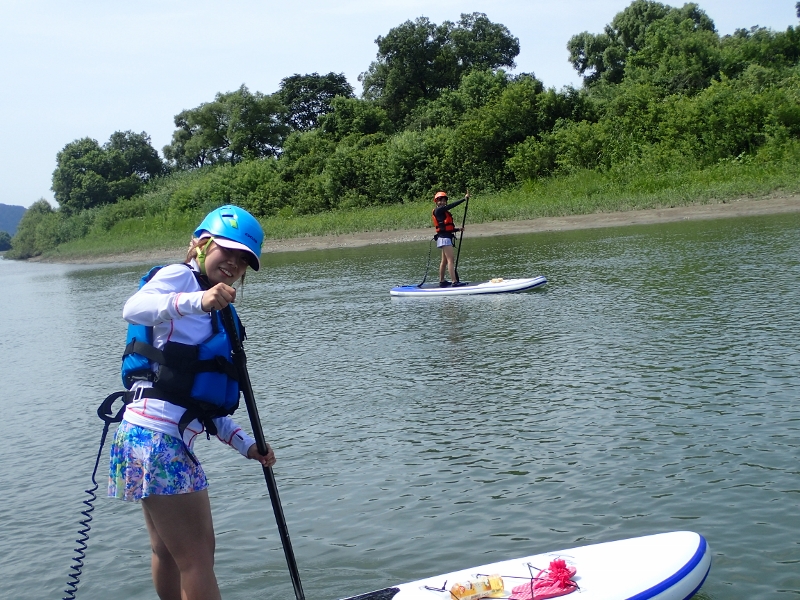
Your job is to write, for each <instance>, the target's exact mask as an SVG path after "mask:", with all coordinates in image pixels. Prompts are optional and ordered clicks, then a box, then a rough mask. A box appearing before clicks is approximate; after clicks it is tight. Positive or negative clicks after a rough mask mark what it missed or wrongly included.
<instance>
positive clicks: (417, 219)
mask: <svg viewBox="0 0 800 600" xmlns="http://www.w3.org/2000/svg"><path fill="white" fill-rule="evenodd" d="M797 11H798V18H800V2H798V3H797ZM598 31H602V33H597V34H593V33H589V32H587V31H584V32H583V33H579V34H576V35H574V36H572V37H571V38H570V39H569V41H568V42H567V48H568V49H569V53H570V58H569V60H570V62H571V63H572V65H573V67H574V68H575V69H576V70H577V71H578V73H580V75H581V76H582V78H583V82H582V84H581V86H580V88H574V87H571V86H568V87H565V88H562V89H560V90H556V89H554V88H547V87H546V86H545V85H544V82H543V81H540V80H539V79H537V78H536V77H535V75H534V74H532V73H519V74H511V73H510V72H509V71H508V70H507V69H513V68H514V67H515V62H514V60H515V58H516V56H517V55H518V54H519V52H520V47H519V40H518V39H517V38H516V37H515V36H514V35H513V34H512V33H511V31H510V30H509V29H508V28H507V27H506V26H505V25H503V24H501V23H493V22H492V21H490V20H489V18H488V17H487V16H486V15H485V14H483V13H477V12H476V13H471V14H462V15H461V17H460V19H459V20H458V21H444V22H442V23H440V24H436V23H432V22H431V21H430V20H428V19H427V18H425V17H419V18H417V19H416V20H414V21H410V20H409V21H406V22H404V23H402V24H400V25H398V26H397V27H394V28H392V29H391V30H390V31H389V32H388V33H387V34H386V35H385V36H379V37H378V38H377V39H376V43H377V45H378V54H377V57H376V60H375V61H373V62H372V63H370V64H369V65H368V67H367V70H366V71H365V72H364V73H362V74H361V76H359V81H361V83H362V87H363V91H362V94H361V97H360V98H357V97H356V96H355V92H354V88H353V87H352V85H350V83H349V82H348V81H347V79H346V78H345V77H344V75H343V74H341V73H339V74H337V73H333V72H331V73H328V74H327V75H320V74H319V73H308V74H305V75H301V74H294V75H291V76H288V77H286V78H284V79H283V80H281V83H280V86H279V89H278V90H277V91H275V92H273V93H271V94H265V93H262V92H259V91H256V92H251V91H250V90H249V89H248V88H247V86H245V85H244V84H243V85H242V86H241V87H240V88H239V89H238V90H235V91H230V92H225V93H223V92H220V93H218V94H217V95H216V96H215V98H214V99H213V100H211V101H208V102H203V103H202V104H200V105H199V106H197V107H195V108H191V109H185V110H183V111H181V112H180V113H178V114H176V115H175V116H174V122H175V127H176V129H175V131H174V133H173V137H172V142H171V143H170V144H169V145H167V146H165V147H164V148H163V149H162V153H163V159H162V158H161V157H160V156H159V153H158V151H157V150H156V149H155V148H153V147H152V146H151V144H150V137H149V135H148V134H147V133H146V132H141V133H136V132H133V131H116V132H114V133H113V134H112V135H111V137H110V138H109V140H108V142H106V143H104V144H100V143H99V142H98V141H97V140H94V139H91V138H88V137H87V138H82V139H78V140H75V141H73V142H70V143H68V144H67V145H66V146H64V148H63V149H62V150H61V152H59V153H58V155H57V156H56V165H57V167H56V170H55V171H54V172H53V185H52V190H53V192H54V194H55V199H56V201H57V202H58V208H57V209H54V208H53V207H52V206H50V204H49V203H48V202H47V201H46V200H44V199H42V200H39V201H37V202H35V203H34V204H32V205H31V207H30V208H29V209H28V210H27V211H26V212H25V215H24V216H23V217H22V220H21V221H20V223H19V226H18V228H17V233H16V234H15V236H14V238H12V239H11V241H10V245H11V249H10V250H9V251H8V252H7V254H6V256H5V257H6V258H13V259H20V260H25V259H35V260H46V261H62V262H64V261H69V262H87V261H88V262H92V261H98V260H101V259H102V258H101V257H111V256H113V257H129V258H133V257H136V256H148V257H149V256H159V257H161V256H167V255H168V256H170V257H172V259H173V260H174V259H175V258H176V256H175V253H176V252H178V257H180V254H182V250H181V249H183V248H186V246H187V243H188V235H187V234H188V232H191V231H193V230H194V227H195V226H196V224H197V223H199V222H200V221H201V220H202V218H203V216H204V215H205V214H207V213H208V212H209V211H210V210H213V209H215V208H218V207H220V206H222V205H225V204H234V205H237V206H240V207H241V208H243V209H245V210H247V211H249V212H250V213H251V214H252V215H253V216H255V217H256V218H257V219H259V221H260V222H261V224H262V225H263V227H264V230H265V233H266V238H267V241H266V245H265V250H266V251H268V252H277V251H282V250H287V249H304V248H326V247H347V246H353V245H363V244H365V243H382V242H387V241H389V242H390V241H406V240H407V241H411V240H417V239H419V240H424V239H428V238H429V237H430V236H432V230H431V208H432V207H431V202H430V200H431V199H432V198H433V195H434V194H435V193H436V192H437V191H439V190H443V191H445V192H448V193H449V196H450V198H451V199H453V200H454V199H456V198H458V197H460V196H461V195H462V194H464V192H465V191H466V190H469V192H470V198H471V199H470V202H469V210H468V217H467V235H473V236H476V235H477V236H480V235H495V234H498V233H502V232H508V231H520V230H527V231H536V230H539V229H538V228H540V227H545V228H547V227H550V228H560V227H570V226H572V224H573V223H581V224H582V225H576V226H588V227H596V226H598V224H600V223H603V222H605V221H608V220H609V219H610V217H608V215H614V214H623V215H624V216H621V217H617V218H616V220H617V221H618V222H620V223H624V222H627V221H628V220H630V219H631V218H633V217H631V215H634V214H638V215H654V214H655V215H659V214H660V215H663V214H674V213H676V212H680V211H681V210H685V211H687V212H685V213H684V214H686V215H688V217H687V218H694V215H697V214H700V213H696V212H693V211H697V210H699V209H697V208H691V207H693V206H708V207H710V206H713V205H723V206H724V205H727V204H736V205H738V206H740V207H741V206H745V203H746V204H747V205H748V206H751V205H752V206H756V205H757V206H759V207H760V209H761V210H766V208H767V207H768V206H771V204H770V203H769V202H766V201H767V200H770V199H775V198H778V197H790V196H793V195H797V194H800V27H797V28H796V27H791V26H790V27H788V28H787V29H786V31H772V30H770V29H767V28H763V27H758V26H754V27H750V28H741V29H737V30H736V31H735V32H734V33H733V34H731V35H724V36H721V35H720V34H719V32H718V31H717V30H716V28H715V26H714V22H713V20H712V19H711V17H710V16H709V15H707V14H706V13H705V12H704V11H703V10H702V9H701V8H700V7H699V6H698V5H697V4H695V3H687V4H685V5H683V6H682V7H672V6H669V5H666V4H662V3H660V2H656V1H654V0H633V2H631V4H630V5H629V6H628V7H627V8H625V9H624V10H622V11H621V12H619V13H618V14H617V15H615V16H614V18H613V19H612V21H611V22H610V23H608V24H606V26H605V27H598ZM423 50H424V51H423ZM422 55H424V59H420V56H422ZM744 199H761V200H754V201H752V202H751V201H747V200H744ZM759 202H762V204H759ZM680 207H684V208H683V209H681V208H680ZM460 210H461V209H460V208H459V209H456V211H454V217H455V218H457V219H460V218H461V214H460V213H459V211H460ZM670 210H672V211H673V212H672V213H670V212H669V211H670ZM709 210H710V209H709ZM718 210H723V209H718ZM639 211H645V212H644V213H642V212H639ZM648 211H651V212H648ZM652 211H656V212H655V213H653V212H652ZM659 211H661V212H659ZM701 212H702V211H701ZM637 218H638V217H637ZM642 218H662V217H655V216H652V217H642ZM680 218H683V217H680ZM548 220H549V221H548ZM610 220H611V221H614V219H610ZM529 222H530V223H529ZM548 223H551V224H550V225H548ZM553 223H554V224H553ZM179 250H180V251H179ZM103 260H105V259H103ZM125 260H127V258H125Z"/></svg>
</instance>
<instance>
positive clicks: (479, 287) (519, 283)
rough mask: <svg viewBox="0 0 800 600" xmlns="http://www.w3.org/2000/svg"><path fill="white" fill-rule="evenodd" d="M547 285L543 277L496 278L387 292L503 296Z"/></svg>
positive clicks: (398, 294)
mask: <svg viewBox="0 0 800 600" xmlns="http://www.w3.org/2000/svg"><path fill="white" fill-rule="evenodd" d="M545 283H547V278H546V277H545V276H544V275H539V276H538V277H532V278H528V279H503V278H501V277H498V278H496V279H492V280H491V281H481V282H477V283H466V284H464V285H461V286H457V287H452V286H449V287H439V284H438V283H426V284H424V285H422V286H417V285H402V286H398V287H393V288H392V289H391V290H389V293H390V294H391V295H392V296H465V295H468V294H504V293H509V292H523V291H525V290H532V289H533V288H537V287H540V286H543V285H544V284H545Z"/></svg>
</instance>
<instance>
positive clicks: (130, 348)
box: [122, 338, 166, 364]
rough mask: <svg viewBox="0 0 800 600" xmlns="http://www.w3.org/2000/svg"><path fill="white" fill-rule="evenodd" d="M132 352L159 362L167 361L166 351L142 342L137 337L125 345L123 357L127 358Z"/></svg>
mask: <svg viewBox="0 0 800 600" xmlns="http://www.w3.org/2000/svg"><path fill="white" fill-rule="evenodd" d="M130 354H139V355H141V356H144V357H145V358H146V359H147V360H150V361H152V362H157V363H159V364H163V363H164V362H166V360H165V359H164V353H163V352H161V350H159V349H158V348H156V347H155V346H153V345H152V344H148V343H147V342H141V341H139V340H137V339H136V338H133V340H132V341H131V342H130V343H129V344H128V345H127V346H125V352H123V353H122V358H125V357H126V356H128V355H130Z"/></svg>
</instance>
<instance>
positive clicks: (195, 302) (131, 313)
mask: <svg viewBox="0 0 800 600" xmlns="http://www.w3.org/2000/svg"><path fill="white" fill-rule="evenodd" d="M190 266H191V268H192V269H193V270H195V271H197V270H198V269H197V263H195V262H194V261H192V263H191V265H190ZM202 299H203V289H202V288H201V287H200V284H199V283H198V282H197V279H196V278H195V276H194V275H193V274H192V271H191V270H190V269H187V268H186V266H185V265H180V264H176V265H169V266H166V267H164V268H162V269H160V270H159V271H158V272H157V273H156V274H155V275H154V276H153V278H152V279H150V281H148V282H147V283H146V284H145V285H143V286H142V287H141V289H139V291H138V292H136V293H135V294H134V295H133V296H131V297H130V298H129V299H128V301H127V302H126V303H125V307H124V308H123V310H122V317H123V318H124V319H125V320H126V321H128V322H129V323H134V324H137V325H145V326H148V327H152V328H153V346H155V347H156V348H158V349H161V348H163V347H164V345H165V344H166V343H167V342H168V341H173V342H179V343H181V344H192V345H196V344H200V343H201V342H203V341H204V340H206V339H207V338H208V337H209V336H210V335H211V333H212V328H211V317H210V315H209V313H207V312H206V311H204V310H203V307H202ZM155 368H157V365H154V369H155ZM152 385H153V384H152V383H151V382H149V381H137V382H135V383H134V385H133V388H132V389H134V390H136V389H138V388H140V387H152ZM185 411H186V409H185V408H183V407H180V406H176V405H175V404H171V403H170V402H167V401H165V400H159V399H157V398H140V399H138V400H135V401H134V402H132V403H131V404H129V405H127V407H126V408H125V416H124V418H125V420H126V421H128V422H129V423H132V424H134V425H139V426H140V427H145V428H146V429H150V430H152V431H158V432H161V433H166V434H169V435H172V436H174V437H180V433H179V431H178V423H179V422H180V419H181V417H182V416H183V413H184V412H185ZM214 424H215V425H216V426H217V437H218V438H219V439H220V441H222V442H224V443H225V444H228V445H230V446H233V447H234V448H236V450H238V451H239V452H240V453H241V454H242V455H243V456H247V450H248V448H249V447H250V446H251V445H252V444H253V443H254V441H255V440H253V438H252V437H251V436H249V435H248V434H247V433H245V432H244V431H243V430H242V428H241V427H239V425H237V424H236V422H235V421H234V420H233V419H232V418H231V417H227V416H226V417H218V418H215V419H214ZM203 430H204V429H203V425H202V424H201V423H200V421H198V420H196V419H195V420H194V421H192V422H191V423H189V425H188V427H187V428H186V430H185V431H184V434H183V441H184V442H185V443H186V445H187V446H188V447H189V448H191V447H192V445H193V444H194V440H195V438H196V437H197V436H198V435H200V434H201V433H203Z"/></svg>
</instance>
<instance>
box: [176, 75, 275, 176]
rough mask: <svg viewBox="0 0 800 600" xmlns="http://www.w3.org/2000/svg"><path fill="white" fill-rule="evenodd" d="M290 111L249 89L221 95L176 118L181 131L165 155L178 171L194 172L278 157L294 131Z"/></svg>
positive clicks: (183, 112)
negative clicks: (290, 129)
mask: <svg viewBox="0 0 800 600" xmlns="http://www.w3.org/2000/svg"><path fill="white" fill-rule="evenodd" d="M284 113H285V108H284V107H283V104H282V103H281V101H280V99H279V98H278V97H277V96H268V95H265V94H262V93H261V92H256V93H255V94H252V93H251V92H250V91H249V90H248V89H247V87H246V86H244V85H242V86H241V87H240V88H239V89H238V90H236V91H234V92H227V93H224V94H223V93H218V94H217V95H216V97H215V99H214V101H213V102H205V103H203V104H201V105H200V106H198V107H197V108H191V109H187V110H184V111H181V112H180V113H178V114H177V115H175V126H176V127H177V129H176V130H175V132H173V134H172V143H171V144H169V145H167V146H164V149H163V152H164V157H165V158H166V159H167V160H168V161H170V162H171V163H172V164H173V165H175V166H176V167H178V168H181V169H191V168H196V167H202V166H205V165H211V164H216V163H221V162H223V163H224V162H227V163H230V164H235V163H237V162H239V161H241V160H243V159H245V158H259V157H266V156H276V155H277V154H278V153H279V151H280V147H281V145H282V143H283V139H284V138H285V136H286V134H287V132H288V127H287V126H286V125H285V124H284Z"/></svg>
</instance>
